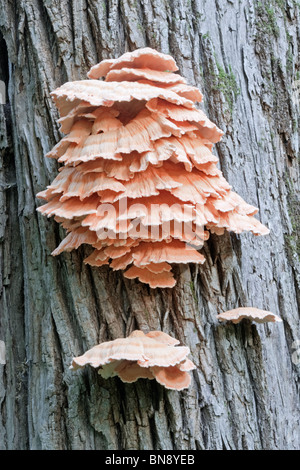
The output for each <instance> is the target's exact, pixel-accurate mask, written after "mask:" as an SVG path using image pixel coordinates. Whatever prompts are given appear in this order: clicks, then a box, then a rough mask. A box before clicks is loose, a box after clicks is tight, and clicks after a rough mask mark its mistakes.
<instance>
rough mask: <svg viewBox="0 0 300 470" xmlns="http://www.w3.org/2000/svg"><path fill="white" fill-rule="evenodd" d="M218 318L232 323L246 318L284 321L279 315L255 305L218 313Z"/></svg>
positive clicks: (257, 321) (263, 320)
mask: <svg viewBox="0 0 300 470" xmlns="http://www.w3.org/2000/svg"><path fill="white" fill-rule="evenodd" d="M217 318H218V319H219V320H220V321H231V322H232V323H240V322H241V321H242V320H244V319H247V320H251V321H254V322H256V323H267V322H273V323H274V322H282V320H281V318H280V317H278V315H275V314H274V313H272V312H269V311H267V310H260V309H259V308H255V307H239V308H235V309H234V310H228V311H227V312H224V313H220V314H219V315H217Z"/></svg>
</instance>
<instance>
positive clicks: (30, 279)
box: [0, 0, 300, 450]
mask: <svg viewBox="0 0 300 470" xmlns="http://www.w3.org/2000/svg"><path fill="white" fill-rule="evenodd" d="M0 12H1V13H0V31H1V35H0V51H1V52H0V79H1V80H3V81H5V82H6V84H7V91H8V100H7V105H6V106H0V158H1V160H0V224H1V225H0V270H1V271H0V272H1V278H0V281H1V282H0V286H1V287H0V288H1V290H0V309H1V315H0V340H2V341H4V342H5V344H6V365H1V364H0V409H1V415H0V448H1V449H168V450H170V449H180V450H183V449H222V448H224V449H299V448H300V445H299V444H300V442H299V440H300V438H299V421H300V403H299V372H300V365H299V364H297V362H298V361H297V360H295V357H296V356H297V354H296V356H295V352H296V351H295V349H293V347H294V346H295V344H293V342H294V341H297V340H299V339H300V327H299V310H298V306H299V290H298V291H297V287H299V274H300V271H299V258H298V255H297V246H298V247H299V242H298V241H297V233H296V226H297V223H298V222H299V212H297V211H299V209H298V207H299V206H298V204H299V201H298V200H297V195H299V100H298V102H297V99H295V95H294V98H293V95H292V85H293V82H294V81H295V80H297V79H299V78H300V77H299V70H300V61H299V59H300V57H299V41H300V32H299V27H300V21H299V19H300V16H299V12H300V10H299V3H298V2H296V1H294V0H268V1H267V0H262V1H261V2H257V1H255V0H242V1H240V0H187V1H182V0H140V1H136V0H76V1H75V0H73V1H71V0H61V1H56V0H0ZM145 45H148V46H151V47H153V48H156V49H158V50H159V51H162V52H166V53H171V54H172V55H173V56H174V58H175V59H176V61H177V63H178V65H179V67H180V73H181V74H182V75H183V76H184V77H186V78H187V79H188V81H189V83H190V84H196V85H197V86H199V87H200V89H201V90H202V92H203V93H204V96H205V99H204V109H205V111H206V112H207V114H208V115H209V117H210V118H211V119H212V120H213V121H215V122H216V123H217V124H218V126H219V127H220V128H222V129H223V130H224V131H225V136H224V138H223V140H222V142H221V143H220V144H218V145H216V147H215V152H216V153H217V154H218V156H219V157H220V162H221V168H222V170H223V172H224V174H225V177H226V178H227V180H228V181H229V182H230V183H231V185H232V186H233V188H234V190H235V191H236V192H237V193H239V194H240V195H241V196H243V197H244V199H245V200H246V201H247V202H249V203H251V204H253V205H255V206H257V207H259V209H260V212H259V218H260V220H261V221H262V222H263V223H265V224H266V225H268V227H269V228H270V230H271V234H270V235H269V236H267V237H254V236H252V235H249V234H242V235H241V236H235V235H231V234H226V235H224V236H222V237H218V236H212V237H211V239H210V240H209V241H208V242H207V244H206V246H205V248H204V250H203V252H204V254H205V256H206V259H207V261H206V263H205V265H204V266H201V267H195V266H194V265H190V266H185V267H178V268H177V269H176V277H177V285H176V287H175V288H174V289H172V290H170V289H166V290H163V289H162V290H160V289H155V290H151V289H148V288H147V286H145V285H142V284H139V283H138V282H136V281H129V280H124V279H123V278H122V275H121V274H120V273H114V272H113V271H112V270H109V269H107V268H105V267H104V268H100V269H95V268H90V267H88V266H85V265H83V263H82V259H83V255H84V249H79V250H78V251H77V252H72V253H70V254H63V255H61V256H59V257H57V258H53V257H52V256H51V255H50V253H51V251H52V250H53V249H54V248H55V247H56V246H57V245H58V243H59V241H60V240H61V239H62V237H63V235H64V234H63V231H62V229H60V228H59V226H58V224H56V223H55V222H53V221H52V220H47V219H46V218H44V217H42V216H40V215H39V214H37V212H36V207H37V204H40V202H38V201H37V199H36V198H35V194H36V193H37V192H38V191H40V190H42V189H44V188H45V187H46V185H47V184H49V183H50V181H51V180H52V179H53V178H54V177H55V175H56V174H57V165H56V162H53V161H52V160H49V159H46V158H45V157H44V155H45V153H46V152H47V151H49V149H50V148H52V146H53V145H54V144H55V143H56V142H57V141H58V140H59V139H60V138H61V135H60V133H59V130H58V125H57V123H56V120H57V118H58V115H57V111H56V109H55V107H54V105H53V103H52V100H51V99H50V97H49V93H50V91H52V90H54V89H55V88H56V87H57V86H59V85H61V84H63V83H64V82H66V81H70V80H75V79H83V78H85V77H86V72H87V70H88V69H89V67H90V66H91V65H93V64H95V63H97V62H99V61H100V60H101V59H103V58H109V57H117V56H119V55H120V54H121V53H123V52H124V51H125V50H133V49H135V48H138V47H144V46H145ZM296 98H297V97H296ZM247 305H249V306H255V307H259V308H264V309H267V310H271V311H273V312H274V313H276V314H278V315H280V316H281V317H282V318H283V323H282V324H271V325H258V326H257V325H254V324H249V323H247V322H245V323H243V324H240V325H236V326H232V325H220V324H219V323H218V321H217V320H216V315H217V313H219V312H220V311H224V310H227V309H230V308H235V307H238V306H247ZM134 328H140V329H144V330H145V331H147V330H149V329H163V330H164V331H165V332H167V333H170V334H172V335H174V336H176V337H177V338H179V339H180V340H181V341H182V343H183V344H185V345H187V346H189V347H190V349H191V351H192V354H191V357H192V359H193V361H194V362H195V364H196V365H197V370H196V371H194V372H193V381H192V386H191V388H190V389H188V390H187V391H184V392H182V393H177V392H172V391H166V390H165V389H164V388H162V387H161V386H159V385H158V384H157V383H154V381H151V382H150V381H146V380H139V381H138V382H137V383H136V384H131V385H130V384H129V385H125V384H122V383H121V382H120V380H119V379H118V378H114V379H111V380H107V381H105V380H103V379H101V377H100V376H98V375H97V373H96V371H93V370H83V371H79V372H76V373H74V372H71V371H70V370H69V369H68V367H69V365H70V361H71V358H72V357H73V356H74V355H79V354H82V353H83V352H84V351H85V350H86V349H88V348H90V347H92V346H93V345H95V344H97V343H98V342H99V341H104V340H108V339H114V338H116V337H120V336H124V335H126V334H128V333H129V332H131V331H132V330H133V329H134ZM298 347H299V346H298ZM293 353H294V355H293ZM293 358H294V360H293Z"/></svg>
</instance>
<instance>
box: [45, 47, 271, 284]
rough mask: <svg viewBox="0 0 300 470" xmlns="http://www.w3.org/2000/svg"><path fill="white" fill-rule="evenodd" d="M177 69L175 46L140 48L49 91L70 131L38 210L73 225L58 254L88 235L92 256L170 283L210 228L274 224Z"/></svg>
mask: <svg viewBox="0 0 300 470" xmlns="http://www.w3.org/2000/svg"><path fill="white" fill-rule="evenodd" d="M177 70H178V67H177V66H176V63H175V61H174V59H173V58H172V57H171V56H169V55H166V54H161V53H159V52H157V51H155V50H153V49H150V48H145V49H138V50H136V51H134V52H130V53H129V52H127V53H126V54H124V55H122V56H121V57H120V58H118V59H109V60H103V61H102V62H100V64H97V65H95V66H94V67H92V69H91V70H90V72H89V73H88V77H89V79H88V80H81V81H74V82H68V83H65V84H64V85H63V86H61V87H60V88H58V89H57V90H55V91H54V92H53V93H51V95H52V97H53V98H54V101H55V104H56V106H57V108H58V110H59V113H60V116H61V117H60V119H59V122H60V124H61V131H62V132H63V133H65V134H66V136H65V137H64V138H63V139H62V140H61V141H60V142H58V143H57V145H56V146H55V147H54V148H53V149H52V150H51V151H50V152H49V153H48V154H47V156H48V157H50V158H55V159H57V160H58V162H59V163H62V164H63V166H62V167H61V168H60V170H59V174H58V176H57V177H56V178H55V179H54V181H53V182H52V184H51V185H50V186H48V187H47V189H46V190H45V191H42V192H40V193H38V195H37V196H38V197H39V198H41V199H45V200H46V201H47V203H46V204H45V205H43V206H41V207H39V208H38V210H39V211H40V212H41V213H42V214H44V215H47V216H48V217H50V216H54V218H55V220H56V221H57V222H59V223H61V224H62V226H63V227H64V228H65V229H66V231H67V232H68V235H67V236H66V238H65V239H64V240H63V241H62V242H61V243H60V245H59V246H58V248H56V249H55V250H54V252H53V253H52V254H53V255H58V254H60V253H62V252H63V251H71V250H73V249H76V248H78V247H79V246H80V245H82V244H88V245H91V246H92V247H93V248H94V251H93V252H92V253H91V254H90V255H89V256H88V257H87V258H86V259H85V260H84V262H85V263H87V264H89V265H91V266H102V265H109V266H110V267H111V268H112V269H113V270H122V271H124V276H125V277H126V278H129V279H133V278H138V279H139V280H140V281H141V282H144V283H147V284H149V285H150V287H152V288H155V287H173V286H174V285H175V283H176V281H175V279H174V277H173V274H172V272H171V269H172V264H173V263H200V264H201V263H203V262H204V261H205V258H204V256H203V255H202V254H201V253H199V251H198V250H199V248H201V247H202V246H203V243H204V241H205V240H207V238H208V237H209V233H210V232H213V233H216V234H222V233H223V232H224V230H225V229H226V230H232V231H233V232H235V233H241V232H242V231H244V230H246V231H251V232H253V233H254V234H255V235H265V234H267V233H269V230H268V229H267V228H266V227H265V226H263V225H262V224H261V223H260V222H259V221H258V220H257V219H255V218H254V217H253V216H254V214H256V213H257V211H258V209H257V208H255V207H253V206H251V205H249V204H247V203H246V202H245V201H244V200H243V199H242V198H241V197H240V196H239V195H238V194H236V193H235V192H233V191H232V190H231V186H230V185H229V184H228V182H227V181H226V180H225V178H224V177H223V175H222V172H221V171H220V170H219V169H218V168H217V163H218V158H217V157H216V156H215V155H213V153H212V147H213V144H214V143H216V142H218V141H219V140H220V139H221V137H222V134H223V132H222V131H221V130H220V129H218V128H217V126H216V125H215V124H214V123H213V122H211V121H210V120H209V119H208V118H207V116H206V115H205V114H204V113H203V111H201V110H200V109H198V108H197V107H196V105H195V103H196V102H200V101H201V100H202V95H201V93H200V91H199V90H198V88H196V87H193V86H189V85H187V84H186V80H185V79H184V78H183V77H181V76H180V75H179V74H178V73H176V71H177ZM103 78H104V79H103ZM99 79H100V80H99Z"/></svg>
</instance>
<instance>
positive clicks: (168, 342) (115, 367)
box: [70, 330, 196, 390]
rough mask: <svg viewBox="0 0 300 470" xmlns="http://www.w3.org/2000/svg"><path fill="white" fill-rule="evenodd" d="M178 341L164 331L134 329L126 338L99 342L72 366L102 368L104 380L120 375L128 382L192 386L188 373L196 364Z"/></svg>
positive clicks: (173, 388) (76, 367) (178, 386)
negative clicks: (146, 331)
mask: <svg viewBox="0 0 300 470" xmlns="http://www.w3.org/2000/svg"><path fill="white" fill-rule="evenodd" d="M178 344H179V341H178V340H177V339H175V338H172V336H169V335H168V334H166V333H163V332H162V331H150V332H149V333H147V334H145V333H143V332H142V331H140V330H135V331H133V332H132V333H131V334H130V335H129V336H128V337H127V338H118V339H115V340H114V341H107V342H105V343H101V344H98V345H97V346H94V347H93V348H91V349H89V350H88V351H86V352H85V353H84V354H83V355H82V356H78V357H74V358H73V360H72V364H71V366H70V369H73V370H76V369H79V368H82V367H84V366H86V365H90V366H91V367H94V368H99V369H98V373H99V374H100V375H101V376H102V377H103V378H104V379H108V378H110V377H115V376H117V377H119V378H120V379H121V380H122V382H126V383H132V382H136V381H137V380H138V379H150V380H152V379H155V380H156V381H157V382H158V383H160V384H161V385H163V386H164V387H165V388H167V389H170V390H183V389H185V388H188V387H189V385H190V383H191V376H190V374H189V372H190V371H191V370H193V369H196V366H195V365H194V364H193V362H192V361H191V360H190V359H188V358H187V356H188V354H189V353H190V350H189V348H188V347H187V346H177V345H178Z"/></svg>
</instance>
